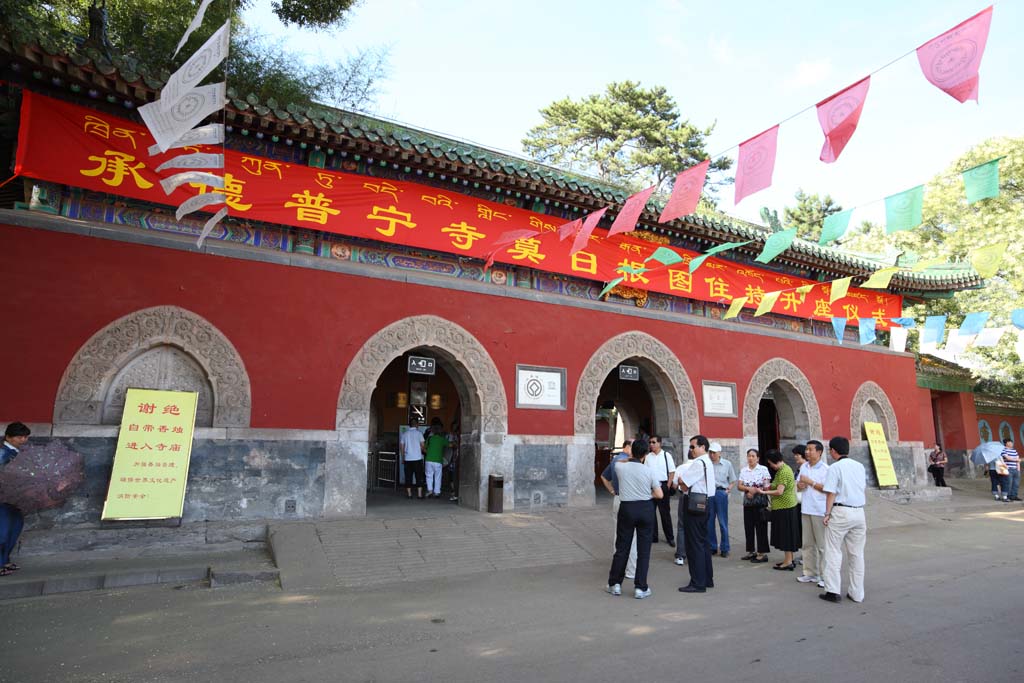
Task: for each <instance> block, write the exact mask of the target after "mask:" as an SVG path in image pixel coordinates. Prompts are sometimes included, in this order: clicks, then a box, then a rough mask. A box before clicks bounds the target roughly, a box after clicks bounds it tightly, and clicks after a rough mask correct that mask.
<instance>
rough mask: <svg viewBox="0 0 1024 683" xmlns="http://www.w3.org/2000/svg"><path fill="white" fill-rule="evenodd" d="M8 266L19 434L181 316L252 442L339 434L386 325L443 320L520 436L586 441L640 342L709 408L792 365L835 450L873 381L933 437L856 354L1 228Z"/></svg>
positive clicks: (906, 377) (903, 398) (876, 366)
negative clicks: (598, 384) (235, 395)
mask: <svg viewBox="0 0 1024 683" xmlns="http://www.w3.org/2000/svg"><path fill="white" fill-rule="evenodd" d="M0 253H2V254H3V258H4V261H5V263H4V276H5V280H6V287H5V288H4V290H5V293H4V296H3V297H0V315H2V316H3V333H2V335H0V340H2V341H0V352H2V357H3V359H4V361H5V366H6V367H5V369H4V373H3V374H4V385H5V387H6V389H7V390H6V391H4V392H2V393H0V416H3V417H5V418H17V419H20V420H25V421H32V422H50V421H52V418H53V404H54V397H55V395H56V391H57V388H58V385H59V383H60V378H61V375H62V374H63V372H64V369H65V367H66V366H67V364H68V362H69V361H70V360H71V358H72V357H73V356H74V354H75V353H76V352H77V351H78V349H79V348H80V347H81V345H82V344H84V343H85V342H86V341H87V340H88V339H89V337H90V336H92V335H93V334H94V333H95V332H97V331H98V330H99V329H101V328H102V327H104V326H105V325H107V324H108V323H110V322H111V321H113V320H115V319H116V318H119V317H121V316H123V315H126V314H128V313H131V312H133V311H136V310H139V309H142V308H147V307H150V306H157V305H176V306H181V307H182V308H186V309H188V310H190V311H193V312H195V313H197V314H199V315H201V316H203V317H204V318H206V319H207V320H209V321H210V322H211V323H212V324H213V325H215V326H216V327H217V328H218V329H220V331H221V332H222V333H223V334H224V335H225V336H227V338H228V339H229V340H230V341H231V342H232V343H233V344H234V345H235V348H236V349H237V350H238V352H239V354H241V356H242V359H243V361H244V363H245V366H246V369H247V370H248V373H249V378H250V381H251V385H252V407H253V411H252V426H253V427H281V428H302V429H333V427H334V420H335V406H336V404H337V399H338V392H339V390H340V387H341V381H342V378H343V376H344V373H345V368H346V367H347V365H348V363H349V362H350V360H351V358H352V357H353V355H354V354H355V353H356V352H357V351H358V350H359V348H360V347H361V346H362V345H363V343H364V342H365V341H366V340H367V339H368V338H369V337H370V336H372V335H373V334H374V333H375V332H377V331H378V330H379V329H380V328H382V327H384V326H385V325H387V324H389V323H391V322H394V321H396V320H399V319H401V318H404V317H407V316H411V315H420V314H428V313H429V314H434V315H437V316H440V317H442V318H446V319H448V320H451V321H453V322H455V323H457V324H459V325H461V326H463V327H465V328H466V329H467V330H469V331H470V332H471V333H472V334H473V335H474V336H475V337H476V338H477V339H478V340H479V341H480V342H481V343H482V344H483V345H484V346H485V347H486V349H487V350H488V351H489V352H490V354H491V357H492V358H493V360H494V362H495V364H496V366H497V367H498V370H499V372H500V373H501V376H502V379H503V381H504V385H505V391H506V396H507V399H508V404H509V409H510V415H509V431H510V433H514V434H572V432H573V419H572V416H573V406H572V401H573V398H574V396H575V389H576V381H577V380H578V378H579V376H580V373H581V372H582V371H583V368H584V366H585V365H586V363H587V361H588V359H589V358H590V357H591V355H592V354H593V353H594V352H595V351H596V350H597V349H598V348H599V347H600V346H601V344H602V343H603V342H605V341H606V340H607V339H608V338H610V337H612V336H614V335H616V334H619V333H621V332H626V331H632V330H641V331H644V332H647V333H649V334H651V335H653V336H654V337H656V338H658V339H660V340H661V341H662V342H664V343H665V344H666V345H667V346H669V348H671V349H672V350H673V351H674V352H675V353H676V354H677V355H678V357H679V359H680V361H681V362H682V364H683V367H684V368H685V369H686V372H687V374H688V375H689V377H690V381H691V383H692V384H693V387H694V390H695V392H696V394H697V401H698V406H699V405H700V402H701V389H700V387H701V380H702V379H711V380H719V381H731V382H736V383H737V392H738V400H739V403H740V406H741V411H742V403H743V397H744V394H745V392H746V389H747V385H748V383H749V380H750V377H751V376H752V375H753V373H754V372H755V371H756V370H757V368H758V367H760V365H761V364H762V363H764V362H765V361H767V360H769V359H771V358H774V357H777V356H778V357H783V358H787V359H789V360H790V361H792V362H793V363H794V364H796V365H797V366H798V367H800V368H801V370H802V371H803V372H804V374H805V375H807V377H808V379H809V380H810V382H811V385H812V386H813V388H814V391H815V394H816V396H817V400H818V404H819V406H820V409H821V413H822V428H823V431H824V434H823V436H825V437H826V438H827V437H830V436H832V435H835V434H846V433H847V432H848V431H849V423H850V417H849V416H850V403H851V401H852V399H853V395H854V393H855V392H856V391H857V389H858V388H859V387H860V385H861V383H862V382H864V381H865V380H868V379H871V380H874V381H875V382H877V383H878V384H879V385H880V386H881V387H882V388H883V389H884V390H885V392H886V394H887V395H888V396H889V400H890V401H891V402H892V404H893V407H894V409H895V411H896V416H897V420H898V421H899V425H900V438H901V440H905V441H916V440H920V439H921V438H922V437H923V436H924V434H923V430H922V428H921V423H922V420H921V417H920V414H919V411H920V410H921V400H920V396H919V394H918V390H917V387H916V384H915V373H914V363H913V360H912V359H911V358H909V357H900V356H895V355H886V354H880V353H869V352H865V351H862V350H860V349H858V348H857V347H856V345H847V346H844V347H840V348H836V347H833V346H825V345H821V344H799V343H796V342H794V341H792V340H789V339H780V338H773V337H766V336H759V335H750V334H745V333H743V332H741V331H740V330H741V329H742V327H741V326H740V325H730V324H727V323H726V324H722V325H721V327H720V328H717V329H709V330H702V329H700V328H696V327H691V326H683V325H678V324H673V323H670V322H663V321H654V320H645V319H638V318H634V317H630V316H626V315H620V314H614V313H596V312H594V311H589V310H584V309H579V308H572V307H566V306H558V305H554V304H541V303H534V302H527V301H520V300H517V299H509V298H504V297H491V296H486V295H481V294H474V293H468V292H463V291H460V290H454V289H441V288H432V287H423V286H415V285H409V284H404V283H400V282H390V281H386V280H374V279H365V278H359V277H355V276H350V275H343V274H338V273H330V272H326V271H318V270H309V269H302V268H294V267H286V266H279V265H272V264H266V263H256V262H250V261H243V260H236V259H230V258H224V257H217V256H211V255H208V254H196V253H188V252H183V251H178V250H173V249H163V248H157V247H149V246H144V245H139V244H127V243H121V242H114V241H109V240H103V239H99V238H93V237H84V236H79V235H69V234H62V233H56V232H50V231H44V230H32V229H27V228H17V227H10V226H0ZM516 363H524V364H531V365H550V366H557V367H565V368H566V369H567V371H568V379H569V391H568V396H569V406H568V410H566V411H548V410H516V409H515V408H514V405H515V386H514V380H515V366H516ZM701 426H702V430H703V431H704V432H705V433H707V434H710V435H713V436H716V437H719V438H738V437H740V436H742V433H741V432H742V417H741V418H738V419H723V418H714V419H712V418H701ZM924 438H925V439H928V438H931V437H930V436H924Z"/></svg>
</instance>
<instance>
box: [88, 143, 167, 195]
mask: <svg viewBox="0 0 1024 683" xmlns="http://www.w3.org/2000/svg"><path fill="white" fill-rule="evenodd" d="M103 154H104V155H105V156H103V157H89V160H90V161H95V162H96V164H97V166H96V168H91V169H88V170H82V171H79V173H81V174H82V175H85V176H99V175H102V174H104V173H109V174H110V177H109V178H101V180H102V181H103V182H104V183H105V184H107V185H110V186H111V187H119V186H120V185H121V183H122V182H124V178H125V176H126V175H130V176H131V177H132V179H133V180H134V181H135V184H136V185H138V187H139V189H142V190H148V189H149V188H151V187H153V183H151V182H149V181H148V180H146V179H145V178H143V177H142V176H141V175H139V170H140V169H143V168H146V165H145V164H144V163H142V162H141V161H140V162H139V163H137V164H135V165H134V166H129V165H128V164H129V163H131V162H132V161H135V157H133V156H132V155H131V154H125V153H124V152H115V151H113V150H110V149H108V150H106V151H105V152H103Z"/></svg>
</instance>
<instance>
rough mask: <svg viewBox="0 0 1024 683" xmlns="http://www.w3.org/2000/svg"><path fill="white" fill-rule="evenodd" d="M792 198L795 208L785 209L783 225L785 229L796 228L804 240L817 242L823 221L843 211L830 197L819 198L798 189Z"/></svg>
mask: <svg viewBox="0 0 1024 683" xmlns="http://www.w3.org/2000/svg"><path fill="white" fill-rule="evenodd" d="M794 197H795V199H796V206H793V207H789V206H787V207H786V210H785V214H784V215H785V217H786V221H785V224H786V226H787V227H791V228H798V230H797V234H798V235H800V237H801V238H803V239H805V240H811V241H814V242H817V241H818V238H820V237H821V229H822V226H824V225H825V219H826V218H828V217H829V216H831V215H832V214H834V213H839V212H840V211H842V210H843V207H842V206H840V205H839V204H836V203H835V201H834V200H833V199H832V197H831V196H830V195H825V196H824V197H820V196H818V194H817V193H815V194H807V193H806V192H804V191H803V189H799V190H797V191H796V195H794Z"/></svg>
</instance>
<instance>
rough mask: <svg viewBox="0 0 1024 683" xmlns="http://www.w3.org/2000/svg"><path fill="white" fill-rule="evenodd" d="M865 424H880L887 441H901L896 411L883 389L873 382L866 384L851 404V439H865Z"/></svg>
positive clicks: (869, 381) (861, 386)
mask: <svg viewBox="0 0 1024 683" xmlns="http://www.w3.org/2000/svg"><path fill="white" fill-rule="evenodd" d="M865 422H880V423H881V424H882V430H883V431H884V432H885V437H886V440H887V441H899V440H900V429H899V423H898V422H897V421H896V411H895V410H893V408H892V403H891V402H890V401H889V397H888V396H887V395H886V394H885V391H884V390H883V389H882V387H880V386H878V385H877V384H875V383H874V382H872V381H871V380H868V381H867V382H864V383H863V384H861V385H860V388H859V389H857V393H856V394H854V395H853V403H851V404H850V438H851V439H863V438H864V432H863V425H864V423H865Z"/></svg>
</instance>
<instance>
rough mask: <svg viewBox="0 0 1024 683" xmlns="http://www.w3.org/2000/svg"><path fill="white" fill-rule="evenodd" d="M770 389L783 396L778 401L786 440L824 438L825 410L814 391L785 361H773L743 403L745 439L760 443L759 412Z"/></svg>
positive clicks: (756, 375) (749, 387)
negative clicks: (766, 392) (758, 433)
mask: <svg viewBox="0 0 1024 683" xmlns="http://www.w3.org/2000/svg"><path fill="white" fill-rule="evenodd" d="M768 387H772V388H773V389H778V390H779V392H781V396H780V397H779V398H780V399H781V400H778V401H776V407H777V408H778V410H779V421H780V423H782V422H783V421H785V422H786V428H787V431H790V432H792V434H784V435H783V436H784V437H789V438H795V439H798V440H804V441H806V440H807V439H820V438H821V410H820V409H819V407H818V399H817V398H816V397H815V395H814V389H813V388H811V383H810V381H809V380H808V379H807V376H806V375H804V373H803V372H801V371H800V368H798V367H797V366H795V365H793V363H791V362H789V361H788V360H786V359H785V358H772V359H771V360H769V361H766V362H765V363H764V364H763V365H761V367H759V368H758V369H757V372H755V373H754V375H753V377H751V378H750V383H749V384H748V385H747V393H746V395H745V396H744V399H743V437H744V439H746V440H750V439H753V441H754V443H755V444H756V442H757V411H758V407H759V406H760V403H761V397H762V396H763V395H764V393H765V391H766V390H767V389H768ZM780 445H781V444H780Z"/></svg>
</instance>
